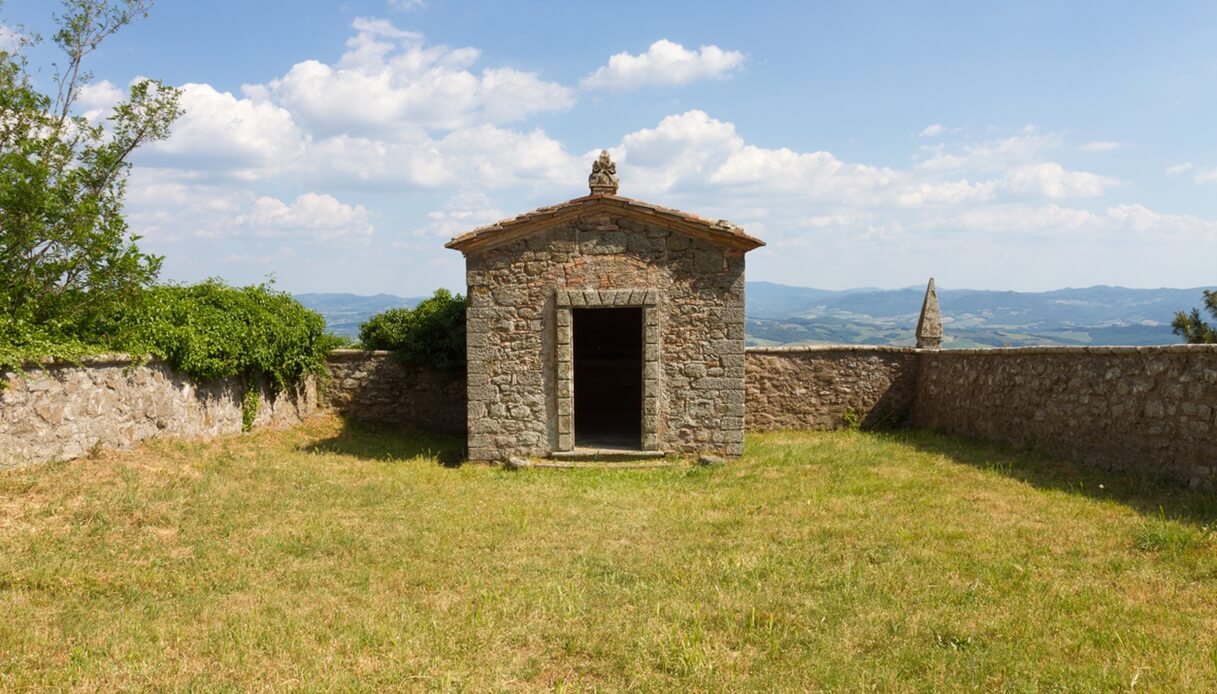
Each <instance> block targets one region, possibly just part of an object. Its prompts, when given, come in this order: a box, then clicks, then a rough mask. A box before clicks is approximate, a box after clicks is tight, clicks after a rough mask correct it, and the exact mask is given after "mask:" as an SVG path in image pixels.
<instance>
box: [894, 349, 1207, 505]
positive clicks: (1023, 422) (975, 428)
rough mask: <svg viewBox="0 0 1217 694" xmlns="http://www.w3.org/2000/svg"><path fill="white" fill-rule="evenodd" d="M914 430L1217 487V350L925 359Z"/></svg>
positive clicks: (959, 353)
mask: <svg viewBox="0 0 1217 694" xmlns="http://www.w3.org/2000/svg"><path fill="white" fill-rule="evenodd" d="M920 359H921V363H920V366H919V369H918V383H917V394H916V397H915V399H914V403H915V404H914V407H913V418H912V423H913V424H914V425H915V426H919V427H926V428H930V429H935V430H939V431H943V432H946V433H949V434H954V435H959V436H967V437H972V438H978V439H987V440H993V441H1003V442H1007V443H1011V444H1014V445H1017V446H1021V447H1025V448H1030V449H1034V450H1038V451H1043V452H1045V453H1048V454H1051V455H1056V456H1060V457H1062V458H1068V459H1072V460H1077V461H1079V462H1083V463H1087V464H1092V465H1096V466H1099V467H1102V468H1106V469H1118V470H1126V471H1133V472H1136V473H1138V474H1152V475H1161V476H1166V477H1169V478H1171V479H1173V480H1176V481H1179V482H1183V483H1185V484H1189V485H1192V486H1204V487H1212V486H1214V484H1215V482H1217V346H1213V345H1173V346H1162V347H1051V348H1049V347H1027V348H1013V349H977V350H943V351H924V352H921V353H920Z"/></svg>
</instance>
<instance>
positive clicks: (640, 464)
mask: <svg viewBox="0 0 1217 694" xmlns="http://www.w3.org/2000/svg"><path fill="white" fill-rule="evenodd" d="M683 464H686V463H685V461H680V460H660V461H653V462H646V461H637V462H616V463H614V462H605V461H580V460H534V461H532V462H531V464H530V465H529V467H534V468H540V469H543V470H658V469H661V468H670V467H676V466H678V465H683Z"/></svg>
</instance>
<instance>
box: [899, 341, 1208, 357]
mask: <svg viewBox="0 0 1217 694" xmlns="http://www.w3.org/2000/svg"><path fill="white" fill-rule="evenodd" d="M918 351H920V352H925V353H929V354H959V355H978V354H980V355H993V354H1014V355H1024V354H1164V353H1165V354H1217V344H1214V345H1052V346H1041V347H991V348H975V347H970V348H967V349H923V350H918Z"/></svg>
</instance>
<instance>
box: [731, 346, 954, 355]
mask: <svg viewBox="0 0 1217 694" xmlns="http://www.w3.org/2000/svg"><path fill="white" fill-rule="evenodd" d="M744 351H745V352H747V353H748V354H790V353H792V352H885V353H893V352H895V353H898V354H918V353H921V352H931V351H937V350H928V349H917V348H916V347H896V346H892V345H787V346H776V347H746V348H745V349H744Z"/></svg>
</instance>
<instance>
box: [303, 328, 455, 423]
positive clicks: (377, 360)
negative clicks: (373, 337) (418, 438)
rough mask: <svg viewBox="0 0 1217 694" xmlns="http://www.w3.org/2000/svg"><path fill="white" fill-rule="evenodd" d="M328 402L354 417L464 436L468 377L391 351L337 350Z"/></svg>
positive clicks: (332, 361)
mask: <svg viewBox="0 0 1217 694" xmlns="http://www.w3.org/2000/svg"><path fill="white" fill-rule="evenodd" d="M329 368H330V382H329V384H328V385H327V386H326V389H325V391H326V392H325V395H326V404H328V405H329V406H330V407H332V408H333V409H334V410H336V411H338V412H339V413H341V414H342V415H344V416H346V417H349V418H350V419H354V420H359V421H365V422H378V423H382V424H393V425H397V426H399V427H401V428H402V429H405V430H409V431H427V432H438V433H445V434H460V435H462V436H463V435H464V434H465V376H464V374H448V373H443V372H436V371H433V370H431V369H426V368H421V367H413V366H404V365H403V364H402V363H401V362H400V361H398V360H397V359H396V358H394V357H393V355H392V353H390V352H371V351H362V350H357V349H341V350H335V351H334V352H332V353H331V354H330V357H329Z"/></svg>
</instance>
